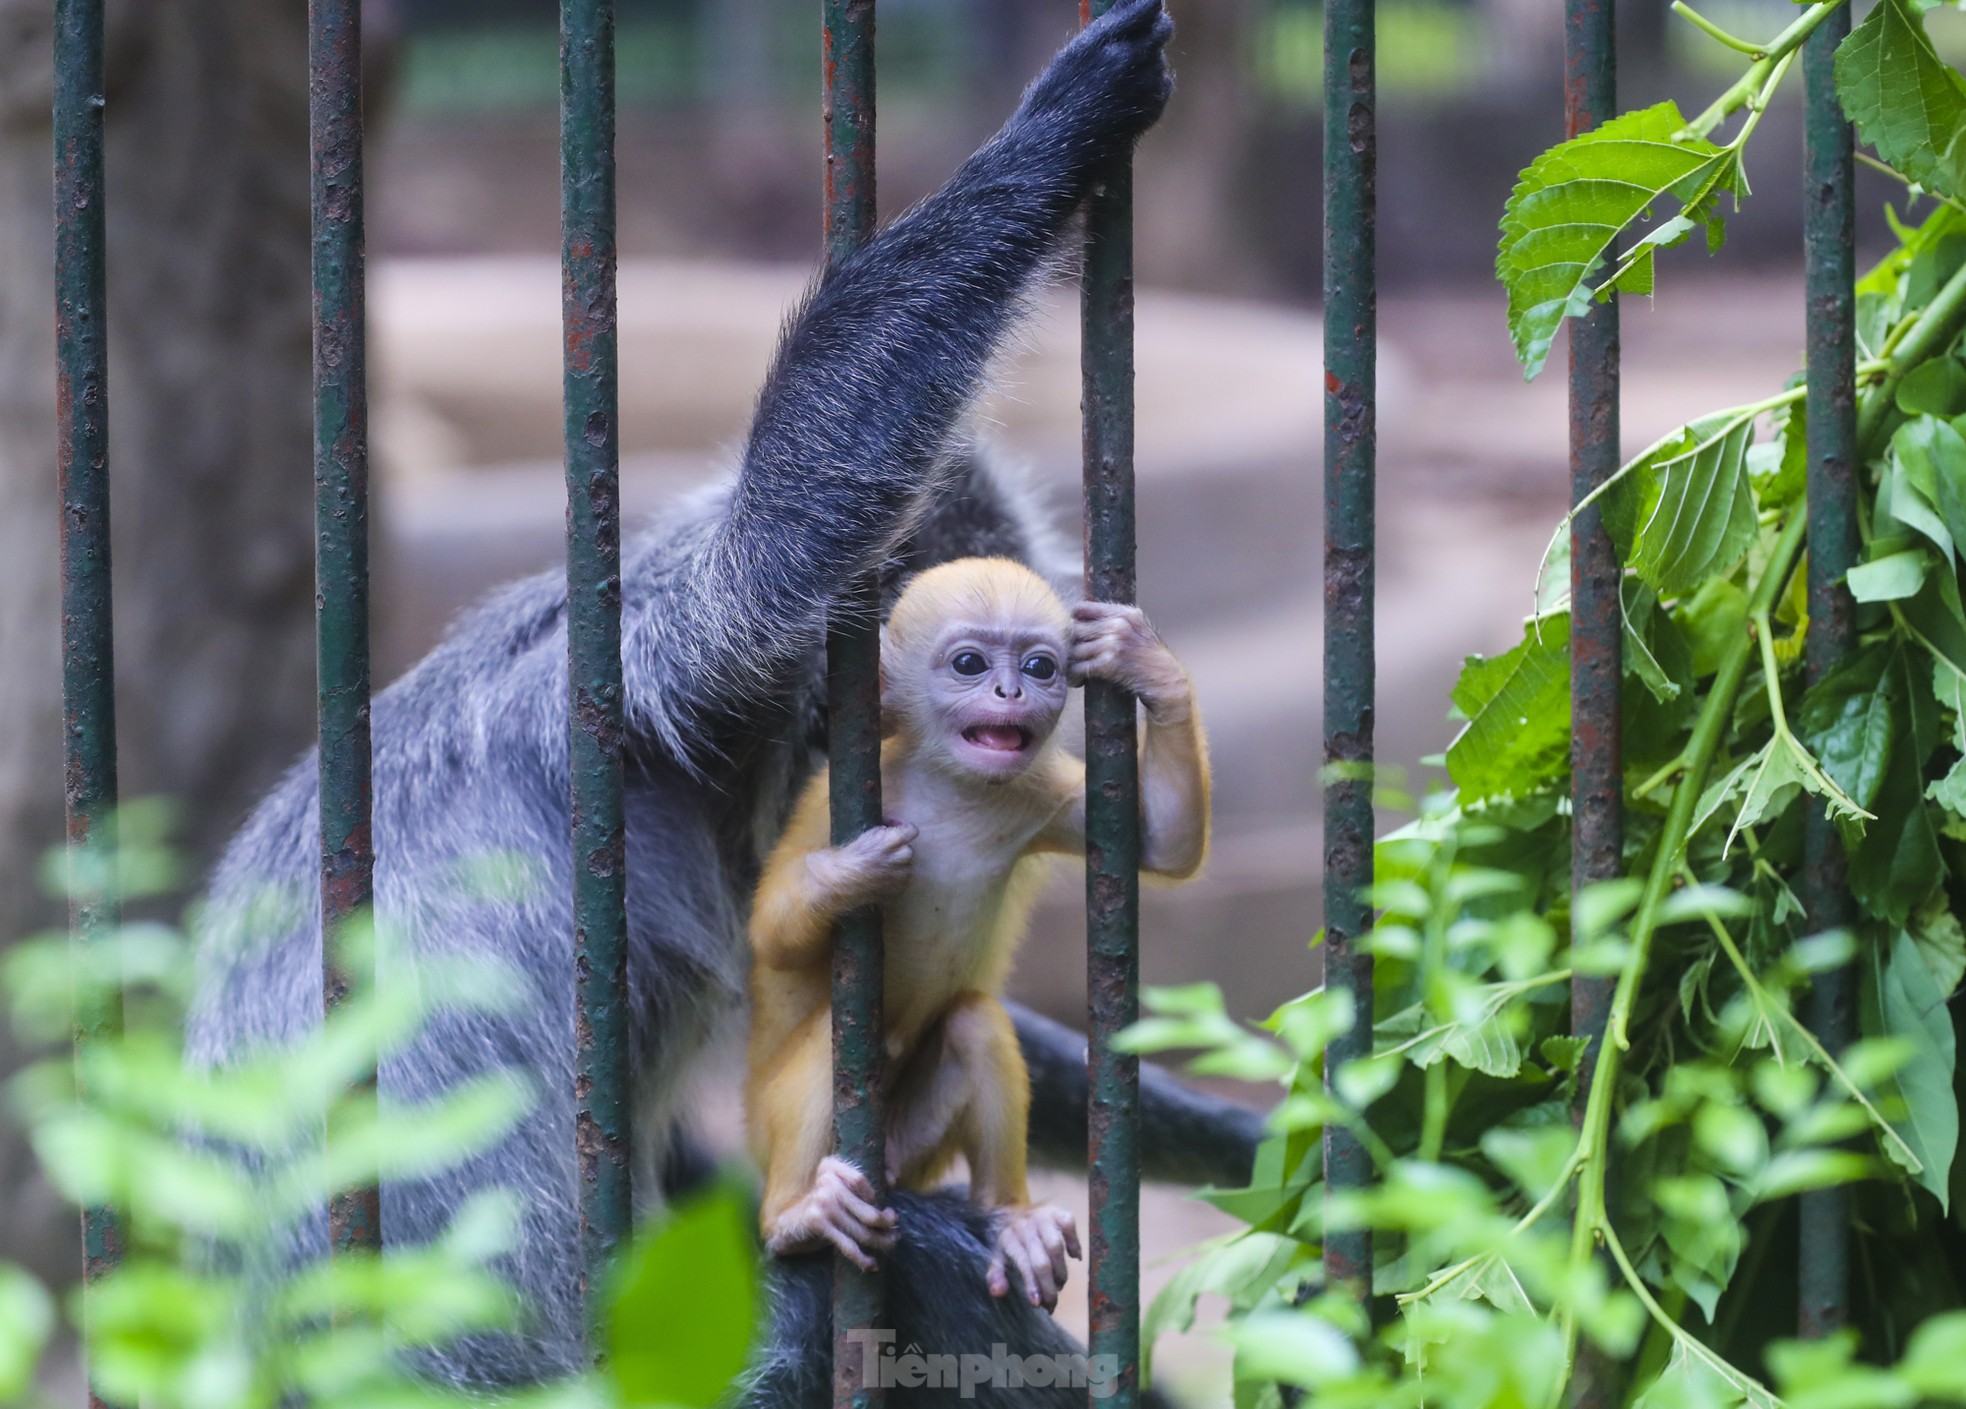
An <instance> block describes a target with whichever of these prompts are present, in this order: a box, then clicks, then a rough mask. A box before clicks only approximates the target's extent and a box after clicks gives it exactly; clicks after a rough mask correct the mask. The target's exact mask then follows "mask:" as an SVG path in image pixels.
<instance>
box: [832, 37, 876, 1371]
mask: <svg viewBox="0 0 1966 1409" xmlns="http://www.w3.org/2000/svg"><path fill="white" fill-rule="evenodd" d="M820 18H821V35H822V39H821V43H822V46H823V48H822V53H821V63H822V67H823V70H824V75H825V78H824V113H825V126H826V256H827V259H828V260H829V261H830V262H834V263H837V262H838V261H840V260H842V259H845V258H846V257H847V256H848V255H850V254H852V253H853V252H854V251H855V250H857V249H859V248H860V246H861V245H863V244H865V243H866V241H867V239H868V238H869V237H870V236H871V235H872V234H873V233H874V224H875V204H874V194H875V174H874V172H875V167H874V0H821V16H820ZM880 612H881V588H880V581H879V579H878V577H876V576H874V575H872V574H870V575H869V576H867V577H866V578H865V579H863V580H862V581H860V582H858V583H855V584H854V585H853V586H852V587H851V588H849V589H848V591H847V592H846V593H845V594H844V595H843V596H842V598H841V600H840V604H839V607H838V610H837V611H836V612H835V614H834V616H833V619H832V621H831V622H830V623H829V624H828V629H827V633H826V713H827V720H828V730H829V742H828V750H829V769H830V772H829V779H830V783H829V786H830V797H831V807H832V827H833V842H834V844H835V845H844V844H845V843H847V842H850V841H852V840H853V839H854V838H855V837H857V836H859V835H860V834H861V833H862V832H864V831H866V830H867V829H868V828H869V827H878V826H879V825H880V824H881V690H880V655H881V631H880ZM883 954H884V949H883V946H882V942H881V913H880V909H879V907H878V906H867V907H864V908H862V909H860V910H856V911H855V912H854V913H852V914H851V915H847V916H845V917H844V918H843V919H841V921H840V923H839V926H838V929H837V932H836V933H835V935H834V940H833V1142H834V1148H835V1149H836V1150H837V1151H838V1153H839V1155H840V1158H842V1159H844V1160H846V1161H847V1162H848V1163H849V1164H851V1165H853V1166H854V1167H855V1168H857V1169H859V1170H860V1171H861V1172H862V1173H864V1174H865V1175H866V1176H867V1178H868V1180H869V1181H870V1182H872V1184H873V1185H874V1188H875V1191H876V1193H878V1194H881V1195H882V1196H883V1197H885V1194H886V1180H885V1178H884V1175H885V1171H886V1166H887V1124H886V1118H885V1109H884V1103H883V1102H882V1100H881V1078H882V1070H883V1067H884V1066H885V1064H886V1056H887V1052H886V1045H885V1041H884V1026H883V1020H882V1001H881V1000H882V996H883V995H882V991H881V989H882V977H883V963H884V960H883ZM885 1303H886V1283H885V1280H884V1279H883V1278H882V1276H881V1274H880V1273H878V1272H863V1271H861V1270H860V1269H859V1268H857V1267H855V1266H854V1265H853V1264H852V1263H850V1262H848V1261H847V1260H846V1259H845V1258H844V1257H836V1258H835V1259H834V1261H833V1403H834V1404H835V1405H836V1406H838V1409H878V1406H879V1405H880V1404H881V1403H882V1402H883V1400H884V1399H885V1395H884V1394H883V1393H882V1392H881V1390H880V1388H879V1386H877V1385H872V1384H863V1383H861V1380H860V1376H859V1375H858V1374H857V1373H856V1371H857V1369H858V1367H859V1366H860V1363H861V1359H862V1356H861V1352H860V1349H859V1347H858V1345H857V1344H856V1343H855V1342H854V1341H853V1340H850V1339H849V1337H851V1336H853V1335H854V1334H855V1333H856V1332H860V1331H868V1330H873V1329H875V1328H877V1327H878V1326H879V1325H880V1323H881V1320H882V1317H883V1313H884V1307H885Z"/></svg>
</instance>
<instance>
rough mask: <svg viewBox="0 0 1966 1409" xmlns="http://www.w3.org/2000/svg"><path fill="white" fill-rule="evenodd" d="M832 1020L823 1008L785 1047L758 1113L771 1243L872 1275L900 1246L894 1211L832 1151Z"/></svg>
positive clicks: (763, 1218) (777, 1249) (762, 1221)
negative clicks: (829, 1251)
mask: <svg viewBox="0 0 1966 1409" xmlns="http://www.w3.org/2000/svg"><path fill="white" fill-rule="evenodd" d="M832 1036H833V1033H832V1021H831V1017H830V1015H829V1014H828V1013H826V1012H824V1011H822V1012H820V1013H818V1014H816V1015H815V1017H814V1018H813V1019H812V1020H811V1021H810V1022H808V1023H807V1024H806V1025H805V1026H803V1027H801V1028H800V1029H799V1031H798V1033H797V1034H796V1035H795V1036H794V1037H793V1038H792V1039H791V1041H789V1042H787V1043H786V1051H785V1060H783V1061H781V1062H778V1063H775V1064H774V1068H773V1070H772V1072H771V1074H770V1075H769V1076H768V1077H763V1078H760V1079H761V1080H762V1083H763V1084H762V1088H761V1089H760V1090H758V1091H756V1092H754V1096H753V1101H752V1108H753V1111H754V1114H755V1118H756V1119H757V1121H758V1122H759V1123H760V1124H761V1125H762V1135H763V1140H762V1144H763V1146H764V1149H765V1151H766V1154H765V1194H764V1204H763V1207H762V1208H761V1209H760V1210H759V1216H758V1222H759V1225H760V1228H761V1231H762V1232H763V1234H764V1239H765V1246H766V1247H767V1248H769V1249H770V1250H771V1251H772V1252H774V1253H777V1254H780V1255H781V1256H782V1255H786V1254H789V1253H797V1252H809V1251H812V1250H813V1249H816V1248H819V1247H823V1246H826V1245H828V1244H830V1245H832V1246H833V1247H835V1248H837V1249H838V1250H839V1251H840V1252H841V1254H843V1255H844V1256H845V1257H846V1258H847V1259H848V1260H849V1261H851V1262H852V1263H854V1264H855V1265H856V1266H859V1267H862V1268H865V1269H866V1270H868V1271H870V1272H871V1271H873V1270H874V1267H875V1262H874V1254H876V1253H880V1252H885V1251H887V1250H888V1249H889V1248H891V1247H893V1246H894V1222H895V1220H894V1210H892V1209H885V1208H880V1207H877V1206H876V1204H875V1193H874V1186H873V1185H872V1184H871V1183H870V1182H869V1181H868V1179H867V1176H866V1175H865V1174H863V1173H862V1172H861V1171H860V1170H858V1169H855V1168H854V1167H853V1166H852V1165H850V1164H848V1163H847V1162H846V1161H845V1160H843V1159H840V1158H838V1157H837V1156H835V1155H833V1154H831V1153H830V1151H831V1149H832V1146H833V1045H832Z"/></svg>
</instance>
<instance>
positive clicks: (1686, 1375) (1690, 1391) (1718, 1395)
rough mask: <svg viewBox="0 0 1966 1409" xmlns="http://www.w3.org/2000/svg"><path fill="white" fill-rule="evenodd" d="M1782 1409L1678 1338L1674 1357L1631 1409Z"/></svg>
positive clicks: (1747, 1379)
mask: <svg viewBox="0 0 1966 1409" xmlns="http://www.w3.org/2000/svg"><path fill="white" fill-rule="evenodd" d="M1739 1405H1746V1406H1748V1409H1781V1401H1780V1400H1779V1399H1777V1398H1775V1396H1774V1395H1773V1394H1771V1393H1769V1392H1768V1390H1767V1388H1766V1387H1765V1386H1763V1385H1762V1384H1761V1383H1760V1382H1759V1381H1757V1380H1755V1379H1754V1378H1753V1377H1751V1376H1748V1375H1744V1374H1742V1373H1741V1372H1740V1371H1739V1370H1736V1369H1735V1368H1734V1367H1733V1366H1732V1365H1729V1364H1728V1363H1727V1362H1726V1361H1724V1360H1722V1359H1721V1358H1720V1357H1719V1356H1717V1355H1715V1354H1714V1353H1713V1352H1712V1351H1711V1350H1708V1349H1707V1348H1706V1347H1705V1346H1703V1345H1701V1344H1700V1343H1699V1342H1697V1341H1694V1340H1692V1339H1691V1338H1686V1339H1679V1338H1675V1339H1674V1340H1673V1343H1672V1355H1671V1356H1670V1357H1669V1358H1668V1359H1667V1361H1666V1368H1665V1369H1664V1370H1662V1371H1660V1372H1659V1378H1657V1379H1656V1380H1654V1381H1652V1383H1651V1384H1649V1385H1647V1386H1646V1388H1645V1393H1644V1394H1641V1395H1640V1396H1639V1397H1638V1399H1637V1400H1636V1401H1635V1402H1634V1404H1633V1406H1632V1409H1737V1406H1739Z"/></svg>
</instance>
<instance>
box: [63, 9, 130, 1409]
mask: <svg viewBox="0 0 1966 1409" xmlns="http://www.w3.org/2000/svg"><path fill="white" fill-rule="evenodd" d="M102 21H103V17H102V0H55V5H54V30H55V33H54V79H55V94H54V97H55V102H54V145H55V171H54V224H55V353H56V362H55V414H56V419H57V423H58V424H57V427H56V441H55V467H56V474H57V478H58V481H59V492H60V495H61V692H62V779H63V794H64V800H65V803H66V812H67V834H68V849H69V853H70V855H71V856H79V855H80V854H81V853H82V852H84V851H86V850H87V849H88V848H89V847H90V846H92V845H99V844H102V843H103V842H105V841H107V840H109V838H108V837H107V835H106V828H107V825H108V823H109V820H110V815H111V813H112V812H113V811H114V810H115V807H116V658H115V649H114V634H113V631H112V623H111V613H110V586H109V386H108V383H109V344H108V331H109V330H108V275H107V263H106V260H105V258H104V224H103V214H104V211H103V195H104V192H103V108H104V92H103V48H102V33H103V27H102ZM117 919H118V913H117V904H116V898H115V896H114V895H101V894H91V893H86V892H82V891H80V890H79V889H78V890H77V891H76V892H74V893H72V894H71V896H70V899H69V928H70V932H71V934H72V935H73V942H74V943H75V945H76V946H77V949H78V951H79V950H80V949H81V948H82V947H83V946H86V945H89V944H91V943H92V942H94V941H95V940H96V939H97V938H98V937H99V936H101V935H102V934H103V933H105V932H106V931H108V930H112V929H114V928H115V926H116V924H117ZM79 959H80V956H79V953H78V961H79ZM122 1019H123V1015H122V1011H121V1005H120V1003H118V1002H115V1001H111V1002H109V1003H107V1004H105V1005H102V1006H95V1007H91V1008H89V1009H85V1010H82V1011H78V1012H77V1013H76V1015H75V1044H76V1053H77V1056H78V1059H79V1057H80V1054H81V1052H82V1049H83V1047H84V1046H85V1045H86V1044H88V1043H89V1042H92V1041H97V1040H100V1039H102V1038H105V1037H111V1036H114V1035H115V1034H116V1033H118V1032H119V1031H120V1030H121V1028H122ZM78 1079H85V1078H82V1077H80V1076H79V1074H78ZM121 1254H122V1239H121V1236H120V1230H119V1228H118V1224H117V1219H116V1214H115V1211H114V1210H112V1209H108V1208H86V1209H84V1210H83V1211H82V1276H83V1284H84V1291H83V1316H84V1319H85V1320H86V1319H87V1316H88V1308H89V1303H90V1299H91V1294H90V1292H89V1287H90V1285H91V1284H93V1283H94V1282H95V1281H96V1280H97V1279H99V1278H100V1277H101V1276H102V1275H103V1274H104V1273H106V1272H108V1271H109V1270H110V1269H111V1268H113V1267H114V1266H115V1265H116V1263H117V1261H118V1259H119V1258H120V1257H121ZM89 1400H90V1403H91V1404H92V1405H100V1404H101V1403H102V1400H101V1399H100V1398H99V1397H98V1396H97V1395H96V1394H95V1392H94V1390H93V1388H92V1389H91V1390H90V1393H89Z"/></svg>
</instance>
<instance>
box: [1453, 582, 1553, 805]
mask: <svg viewBox="0 0 1966 1409" xmlns="http://www.w3.org/2000/svg"><path fill="white" fill-rule="evenodd" d="M1454 703H1455V704H1456V705H1457V706H1459V708H1460V710H1461V712H1462V713H1463V714H1465V715H1466V716H1467V719H1468V723H1467V726H1466V727H1465V728H1463V729H1462V730H1461V733H1460V736H1459V737H1458V738H1456V739H1455V740H1454V742H1453V743H1452V744H1451V745H1449V746H1448V750H1447V772H1448V775H1449V776H1450V777H1452V778H1453V780H1454V785H1455V786H1456V787H1458V788H1459V789H1460V790H1461V800H1462V802H1463V803H1470V802H1480V801H1483V800H1485V799H1488V798H1494V797H1506V796H1517V797H1520V796H1522V795H1524V794H1526V793H1530V792H1533V791H1535V790H1536V789H1537V788H1539V787H1541V786H1542V785H1543V784H1545V783H1548V782H1550V781H1552V780H1553V779H1556V778H1559V777H1561V776H1562V775H1563V771H1564V768H1565V766H1566V765H1567V763H1568V761H1569V752H1570V617H1569V615H1568V614H1567V613H1566V614H1564V615H1562V616H1554V617H1544V618H1542V619H1541V620H1540V621H1536V622H1531V623H1530V624H1529V626H1528V627H1527V628H1526V629H1525V630H1524V632H1523V638H1522V641H1521V643H1520V644H1519V645H1517V646H1516V647H1515V648H1514V649H1513V650H1510V651H1507V652H1505V653H1503V654H1502V655H1499V656H1495V657H1493V658H1491V659H1487V660H1484V659H1481V658H1480V657H1470V658H1469V660H1468V663H1467V665H1466V667H1465V668H1464V669H1463V670H1462V672H1461V679H1460V683H1459V684H1457V685H1456V686H1455V687H1454Z"/></svg>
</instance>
